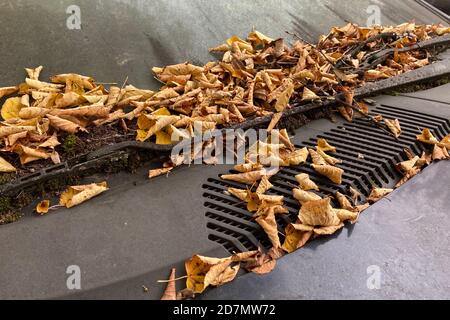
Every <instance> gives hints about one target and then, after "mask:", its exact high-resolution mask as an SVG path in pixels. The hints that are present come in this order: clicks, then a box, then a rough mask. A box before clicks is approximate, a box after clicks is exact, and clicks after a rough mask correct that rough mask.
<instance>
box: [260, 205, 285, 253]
mask: <svg viewBox="0 0 450 320" xmlns="http://www.w3.org/2000/svg"><path fill="white" fill-rule="evenodd" d="M255 221H256V222H257V223H258V224H259V225H260V226H261V227H262V228H263V229H264V232H265V233H266V234H267V236H268V237H269V239H270V242H271V243H272V246H273V247H274V248H280V247H281V243H280V238H279V237H278V225H277V221H276V220H275V214H274V213H269V214H267V215H265V216H260V217H258V218H256V220H255Z"/></svg>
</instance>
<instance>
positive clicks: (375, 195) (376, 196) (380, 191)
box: [367, 188, 394, 202]
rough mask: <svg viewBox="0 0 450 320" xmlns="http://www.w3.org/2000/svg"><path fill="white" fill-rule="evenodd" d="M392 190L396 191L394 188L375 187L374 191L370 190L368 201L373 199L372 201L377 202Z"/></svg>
mask: <svg viewBox="0 0 450 320" xmlns="http://www.w3.org/2000/svg"><path fill="white" fill-rule="evenodd" d="M392 191H394V189H389V188H374V189H372V191H371V192H370V195H369V197H368V198H367V201H372V202H377V201H378V200H380V199H381V198H384V197H385V196H387V195H388V194H389V193H391V192H392Z"/></svg>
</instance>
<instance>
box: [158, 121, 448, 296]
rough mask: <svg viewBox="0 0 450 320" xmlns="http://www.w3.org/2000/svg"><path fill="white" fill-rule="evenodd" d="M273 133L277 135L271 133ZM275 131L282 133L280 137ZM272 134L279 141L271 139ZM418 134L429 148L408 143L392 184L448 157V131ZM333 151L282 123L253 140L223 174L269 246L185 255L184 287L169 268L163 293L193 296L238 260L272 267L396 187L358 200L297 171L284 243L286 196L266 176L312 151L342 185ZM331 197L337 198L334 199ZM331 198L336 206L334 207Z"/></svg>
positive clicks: (220, 280)
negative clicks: (293, 216)
mask: <svg viewBox="0 0 450 320" xmlns="http://www.w3.org/2000/svg"><path fill="white" fill-rule="evenodd" d="M381 120H382V119H381V118H380V121H381ZM274 136H275V138H276V139H273V137H274ZM279 137H283V139H281V140H278V139H279ZM272 139H273V140H275V141H276V142H278V141H282V143H281V144H278V143H273V141H271V140H272ZM417 140H418V141H420V142H422V143H424V144H426V145H430V146H431V148H429V150H428V151H424V152H423V153H422V154H421V156H420V157H419V156H417V155H414V154H412V152H411V151H410V150H409V149H405V153H406V154H407V156H408V159H409V160H406V161H403V162H400V163H398V164H397V165H396V169H397V170H398V171H399V172H400V173H402V174H403V175H404V177H403V178H402V179H401V180H400V181H399V182H398V183H397V185H396V186H395V188H398V187H400V186H401V185H403V184H404V183H405V182H406V181H408V180H409V179H411V178H412V177H413V176H415V175H417V174H418V173H419V172H420V171H421V170H422V169H423V168H424V167H426V166H427V165H429V164H430V163H431V162H433V161H438V160H449V159H450V156H449V153H448V150H450V134H449V135H447V136H446V137H444V138H443V139H442V140H441V141H439V140H437V139H436V138H435V137H434V136H433V134H432V133H431V131H430V130H429V129H427V128H425V129H423V131H422V133H421V134H420V135H417ZM336 152H337V150H336V148H335V147H333V146H332V145H330V144H329V143H328V142H327V141H326V140H325V139H319V140H318V142H317V146H316V147H315V148H314V149H312V148H310V149H307V148H306V147H305V148H302V149H296V148H295V147H294V146H293V144H292V143H291V141H290V139H289V136H288V135H287V133H286V130H284V129H283V130H280V131H278V130H273V131H272V132H271V135H270V137H269V138H268V139H267V141H264V142H263V141H258V142H257V143H256V144H255V145H253V146H251V147H250V148H249V151H248V153H247V154H246V157H245V159H246V162H245V163H244V164H240V165H236V166H235V167H234V170H235V171H236V172H237V173H232V174H226V175H222V176H221V178H222V179H224V180H230V181H234V182H238V183H242V184H245V185H247V188H246V189H240V188H234V187H230V188H228V190H227V193H228V194H231V195H233V196H235V197H236V198H238V199H240V200H241V201H243V202H245V203H246V204H247V210H248V211H249V212H251V213H253V218H254V219H255V221H256V222H257V223H258V224H259V225H260V226H261V228H262V229H263V230H264V232H265V233H266V234H267V237H268V239H269V240H270V242H271V244H272V247H271V249H270V250H268V251H264V250H263V249H262V248H260V249H259V250H257V251H250V252H243V253H238V254H234V255H233V256H231V257H228V258H222V259H219V258H210V257H204V256H199V255H195V256H193V257H192V258H191V259H189V260H187V261H186V265H185V267H186V273H187V275H186V276H185V277H182V278H180V279H183V278H187V280H186V288H185V289H183V290H181V291H179V292H177V291H176V287H175V281H176V280H178V279H175V269H173V270H172V274H171V278H170V279H169V280H168V282H169V285H168V287H167V289H166V291H165V293H164V296H163V299H165V300H167V299H168V300H175V299H186V298H192V297H195V295H196V294H200V293H202V292H203V291H204V290H205V289H206V288H207V287H209V286H220V285H223V284H225V283H227V282H230V281H232V280H234V278H235V277H236V276H237V273H238V271H239V270H240V268H241V266H243V268H244V269H246V270H247V271H250V272H254V273H257V274H265V273H268V272H270V271H272V270H273V269H274V268H275V266H276V260H277V259H279V258H281V257H282V256H283V255H284V254H285V253H291V252H293V251H295V250H297V249H299V248H301V247H303V246H304V245H305V244H306V243H307V242H308V241H311V240H313V239H315V238H317V237H320V236H325V235H331V234H333V233H335V232H336V231H338V230H339V229H341V228H343V227H344V223H345V222H347V221H348V222H350V223H352V224H354V223H356V222H357V220H358V218H359V215H360V213H361V212H363V211H364V210H365V209H367V208H368V207H369V206H370V203H374V202H376V201H378V200H380V199H382V198H383V197H385V196H386V195H388V194H389V193H391V192H392V191H394V189H387V188H374V189H373V190H372V191H371V193H370V195H369V196H368V197H367V198H366V202H365V203H358V201H359V198H360V196H361V195H360V194H359V193H358V191H356V190H355V189H353V188H352V187H351V186H347V187H348V190H350V194H349V195H344V194H342V193H341V192H336V193H335V194H334V195H330V196H327V197H324V198H322V196H321V195H319V194H318V192H319V191H320V188H319V186H318V185H317V184H316V183H315V182H314V181H313V180H312V179H311V178H310V177H309V175H308V174H306V173H300V174H298V175H296V176H295V179H296V181H297V182H298V186H297V187H295V188H293V189H292V196H293V198H294V199H296V200H297V201H298V204H299V213H298V217H297V221H295V222H294V223H290V224H288V225H287V227H286V228H285V232H284V243H283V244H281V241H280V237H279V231H278V228H279V226H278V223H277V220H276V215H284V214H287V213H288V209H287V208H285V207H284V206H283V203H284V196H280V195H269V194H267V191H269V190H270V189H271V188H272V187H273V185H272V183H271V182H270V179H271V177H273V176H274V175H276V174H277V172H278V170H279V167H277V166H281V167H283V166H296V167H299V166H302V165H307V160H308V158H309V157H310V158H311V166H312V167H313V168H314V169H315V170H316V172H318V173H319V174H321V175H323V176H325V177H327V178H328V179H329V180H330V181H331V182H333V183H334V184H337V185H340V184H342V175H343V173H344V170H342V169H341V168H339V167H338V165H339V164H340V163H341V161H340V160H339V159H337V158H335V157H333V156H331V155H330V154H329V153H336ZM333 198H334V200H335V201H332V199H333ZM333 203H335V204H338V206H337V207H334V206H333ZM163 282H165V281H163Z"/></svg>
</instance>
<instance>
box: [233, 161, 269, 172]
mask: <svg viewBox="0 0 450 320" xmlns="http://www.w3.org/2000/svg"><path fill="white" fill-rule="evenodd" d="M262 168H263V166H262V165H261V164H259V163H244V164H237V165H235V166H234V170H236V171H238V172H241V173H245V172H250V171H258V170H261V169H262Z"/></svg>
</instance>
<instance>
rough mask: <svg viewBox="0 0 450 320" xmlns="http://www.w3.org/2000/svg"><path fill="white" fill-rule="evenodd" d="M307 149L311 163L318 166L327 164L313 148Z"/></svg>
mask: <svg viewBox="0 0 450 320" xmlns="http://www.w3.org/2000/svg"><path fill="white" fill-rule="evenodd" d="M308 151H309V155H310V156H311V161H312V163H313V164H315V165H318V166H323V165H326V164H327V162H326V161H325V159H324V158H323V157H322V156H321V155H320V154H319V153H318V152H317V151H315V150H314V149H308Z"/></svg>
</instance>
